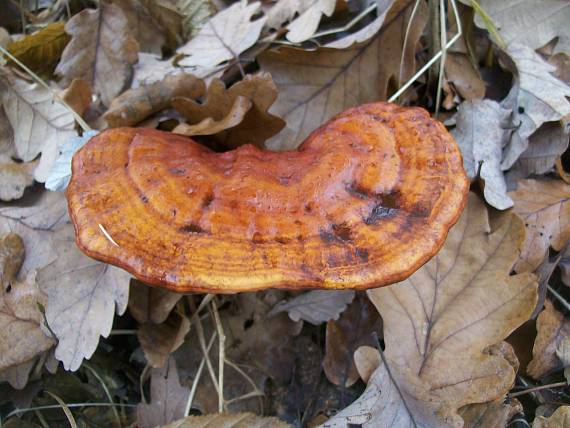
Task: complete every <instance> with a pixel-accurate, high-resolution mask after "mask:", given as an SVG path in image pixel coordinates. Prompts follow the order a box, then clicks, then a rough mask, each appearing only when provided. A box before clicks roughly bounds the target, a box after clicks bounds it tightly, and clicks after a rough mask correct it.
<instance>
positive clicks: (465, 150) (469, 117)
mask: <svg viewBox="0 0 570 428" xmlns="http://www.w3.org/2000/svg"><path fill="white" fill-rule="evenodd" d="M510 114H511V111H510V110H506V109H503V108H501V106H500V105H499V103H497V102H496V101H493V100H472V101H465V102H463V103H461V105H460V106H459V108H458V109H457V118H456V121H457V126H456V127H455V128H454V129H453V130H452V131H451V133H452V134H453V136H454V137H455V140H456V141H457V144H458V145H459V148H460V149H461V154H462V155H463V163H464V165H465V171H466V172H467V175H468V176H469V177H471V178H475V177H477V175H479V176H480V177H481V179H482V180H483V181H484V190H483V194H484V196H485V200H486V201H487V202H488V203H489V204H490V205H492V206H493V207H495V208H497V209H500V210H504V209H507V208H510V207H512V206H513V201H512V200H511V198H509V197H508V196H507V183H506V181H505V177H504V175H503V171H502V170H501V159H502V148H503V142H504V141H505V137H506V132H505V129H504V128H505V127H506V126H507V124H508V119H509V116H510Z"/></svg>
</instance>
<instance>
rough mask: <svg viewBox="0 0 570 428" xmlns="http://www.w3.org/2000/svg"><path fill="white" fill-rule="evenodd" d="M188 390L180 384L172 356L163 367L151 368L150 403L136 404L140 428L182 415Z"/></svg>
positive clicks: (167, 421)
mask: <svg viewBox="0 0 570 428" xmlns="http://www.w3.org/2000/svg"><path fill="white" fill-rule="evenodd" d="M189 393H190V390H189V389H188V388H186V387H183V386H180V381H179V378H178V370H177V368H176V362H175V360H174V358H170V359H169V360H168V362H167V364H165V366H164V367H163V368H160V369H152V371H151V375H150V403H148V404H146V403H141V404H139V405H138V406H137V422H138V426H139V427H140V428H155V427H156V426H159V425H164V424H167V423H170V422H172V421H174V420H176V419H179V418H181V417H183V416H184V408H185V406H186V400H187V399H188V395H189Z"/></svg>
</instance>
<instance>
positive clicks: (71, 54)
mask: <svg viewBox="0 0 570 428" xmlns="http://www.w3.org/2000/svg"><path fill="white" fill-rule="evenodd" d="M65 31H66V32H67V33H68V34H70V35H71V41H70V42H69V44H68V45H67V46H66V48H65V50H64V51H63V54H62V56H61V61H60V62H59V64H58V65H57V68H56V70H55V72H56V73H57V74H59V75H60V76H63V78H64V81H65V82H67V83H69V82H71V80H73V79H76V78H77V79H84V80H87V81H88V82H89V83H90V84H91V87H92V88H93V92H94V93H95V94H97V95H99V96H100V97H101V101H102V102H103V104H104V105H106V106H108V105H109V104H110V103H111V101H112V100H113V98H115V97H116V96H117V95H119V94H120V93H121V92H122V91H123V90H124V89H125V88H126V87H127V86H128V85H129V84H130V82H131V79H132V77H133V64H134V63H136V62H137V58H138V48H139V47H138V43H137V41H136V39H135V38H134V37H133V36H132V33H131V31H130V28H129V24H128V20H127V18H126V17H125V14H124V13H123V11H122V10H121V8H120V7H119V6H117V5H115V4H112V3H108V2H107V1H101V2H99V8H98V9H95V10H94V9H85V10H83V11H81V12H79V13H78V14H77V15H75V16H73V18H71V19H70V20H69V21H68V22H67V24H66V25H65Z"/></svg>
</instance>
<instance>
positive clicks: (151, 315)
mask: <svg viewBox="0 0 570 428" xmlns="http://www.w3.org/2000/svg"><path fill="white" fill-rule="evenodd" d="M182 296H183V295H182V294H180V293H173V292H171V291H168V290H164V289H162V288H158V287H150V286H148V285H146V284H144V283H143V282H140V281H139V280H137V279H132V280H131V288H130V291H129V312H130V314H131V315H132V316H133V318H134V319H136V320H137V321H138V322H139V323H141V324H143V323H147V322H152V323H154V324H160V323H163V322H164V321H166V319H167V318H168V315H170V312H172V309H173V308H174V306H176V304H177V303H178V301H179V300H180V299H181V298H182Z"/></svg>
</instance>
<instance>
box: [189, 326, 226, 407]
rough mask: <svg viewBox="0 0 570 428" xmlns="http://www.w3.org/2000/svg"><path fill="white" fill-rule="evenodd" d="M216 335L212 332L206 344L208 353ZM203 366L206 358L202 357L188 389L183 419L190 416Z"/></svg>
mask: <svg viewBox="0 0 570 428" xmlns="http://www.w3.org/2000/svg"><path fill="white" fill-rule="evenodd" d="M217 334H218V333H217V332H214V334H212V337H211V338H210V342H208V346H207V347H206V351H208V352H210V349H211V348H212V345H213V344H214V340H215V339H216V335H217ZM205 365H206V357H202V361H200V365H199V366H198V370H197V371H196V376H194V381H193V382H192V388H190V394H189V395H188V401H187V402H186V408H185V409H184V417H186V416H188V415H189V414H190V409H191V408H192V402H193V401H194V396H195V395H196V390H197V389H198V384H199V383H200V378H201V377H202V371H203V370H204V366H205Z"/></svg>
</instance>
